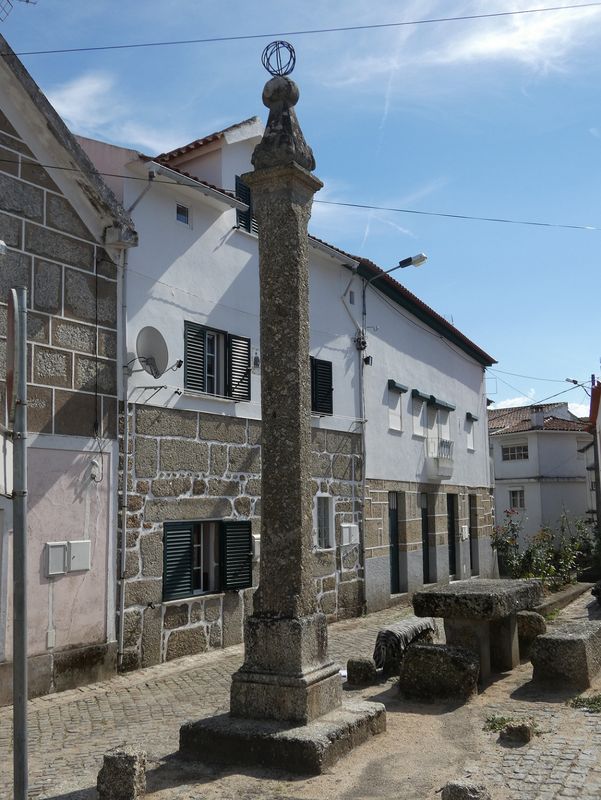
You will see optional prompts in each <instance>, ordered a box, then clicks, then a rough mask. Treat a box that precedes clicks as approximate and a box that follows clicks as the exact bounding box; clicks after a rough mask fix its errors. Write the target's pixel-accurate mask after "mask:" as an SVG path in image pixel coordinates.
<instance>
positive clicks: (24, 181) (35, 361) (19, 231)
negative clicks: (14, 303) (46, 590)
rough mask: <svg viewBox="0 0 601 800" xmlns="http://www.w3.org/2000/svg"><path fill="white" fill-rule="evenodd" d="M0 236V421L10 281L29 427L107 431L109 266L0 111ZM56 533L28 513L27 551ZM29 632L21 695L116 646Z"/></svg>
mask: <svg viewBox="0 0 601 800" xmlns="http://www.w3.org/2000/svg"><path fill="white" fill-rule="evenodd" d="M0 239H1V240H2V241H3V242H4V244H5V245H6V252H5V253H3V254H2V255H0V422H1V423H2V424H4V425H7V423H8V420H7V409H6V399H5V397H6V387H5V381H6V355H7V352H6V347H7V345H6V336H7V312H8V307H7V302H8V296H9V291H10V289H11V288H12V287H15V286H26V287H27V290H28V294H27V299H28V315H27V339H28V346H27V362H28V363H27V383H28V428H29V432H30V433H41V434H60V435H66V436H82V437H92V436H93V434H94V422H95V420H96V418H97V419H98V422H99V431H98V432H99V434H100V436H102V437H104V438H107V437H109V438H115V437H116V421H117V397H116V394H117V392H116V357H117V352H116V351H117V330H116V329H117V268H116V266H115V264H114V262H113V261H112V260H111V259H110V257H109V255H108V254H107V253H106V252H105V251H104V249H103V248H102V246H101V245H99V244H98V243H97V242H95V241H94V238H93V236H92V234H91V233H90V231H89V230H88V229H87V228H86V226H85V225H84V224H83V222H82V221H81V219H80V217H79V216H78V214H77V211H76V210H75V208H74V207H73V206H72V205H71V203H70V202H69V201H68V200H67V199H66V198H65V197H64V196H63V194H62V193H61V190H60V189H59V187H58V186H57V184H56V183H55V182H54V180H53V179H52V177H51V176H50V174H49V173H48V171H47V170H46V169H45V168H44V167H43V166H42V165H41V164H40V163H39V162H38V161H37V159H36V158H35V156H34V154H33V152H32V151H31V150H30V149H29V147H28V146H27V145H26V144H25V142H24V141H23V138H22V136H21V135H20V134H19V132H18V131H17V130H16V129H15V128H14V127H13V126H12V125H11V123H10V122H9V121H8V120H7V118H6V117H5V115H4V114H3V113H2V112H0ZM96 390H98V391H96ZM74 449H75V450H76V449H77V447H76V446H74ZM30 475H31V464H30ZM52 491H53V488H50V489H49V490H48V492H49V493H51V492H52ZM8 502H10V501H6V503H8ZM78 502H81V498H80V497H78V495H77V488H76V487H74V488H73V493H72V496H70V495H68V494H67V493H63V492H62V491H60V492H58V493H57V494H56V506H57V508H60V507H62V506H63V505H64V509H65V513H66V514H67V513H68V510H69V508H70V504H71V503H74V504H75V503H78ZM3 533H6V534H7V531H4V532H3V531H2V530H0V538H1V537H2V534H3ZM57 534H58V538H63V537H62V536H61V535H60V534H61V531H60V530H58V531H57V530H56V528H52V529H50V530H47V529H45V528H44V527H43V526H42V527H40V523H39V522H37V523H36V521H35V519H34V515H30V518H29V538H30V547H32V549H34V548H35V547H36V546H38V547H39V546H40V543H42V544H41V546H42V547H43V543H44V542H45V541H46V539H52V538H57ZM7 535H8V534H7ZM81 535H84V534H83V532H82V534H81ZM6 552H8V550H7V551H6ZM41 561H42V559H40V560H39V561H38V560H32V562H31V563H30V565H29V566H30V569H29V575H30V581H31V585H37V584H38V583H39V582H40V579H41V580H42V581H44V580H45V578H44V577H43V575H44V568H43V565H42V563H39V562H41ZM103 568H104V574H103V575H102V576H101V577H100V578H99V582H100V583H101V584H102V586H106V565H103ZM0 572H1V570H0ZM4 572H5V575H6V574H7V573H6V570H4ZM0 591H2V592H3V593H4V602H6V597H7V594H6V593H7V591H8V588H7V584H6V583H4V585H2V581H1V580H0ZM1 602H2V599H1V598H0V603H1ZM95 613H96V614H97V617H98V618H100V620H101V621H102V623H103V625H100V626H98V625H97V626H96V627H97V628H98V627H100V628H102V627H104V623H105V621H106V610H105V608H104V606H103V607H101V608H98V609H97V610H96V612H95ZM95 622H97V620H95ZM33 634H34V639H35V641H36V645H35V647H36V650H34V654H33V655H30V656H29V658H28V664H29V672H30V676H31V680H30V686H29V692H30V696H35V695H40V694H46V693H48V692H50V691H58V690H62V689H68V688H72V687H74V686H78V685H80V684H82V683H86V682H89V681H93V680H102V679H105V678H107V677H109V676H110V675H111V674H114V672H115V670H116V661H117V648H116V644H115V642H114V641H113V642H111V641H108V638H109V637H105V639H104V641H102V639H101V640H98V635H97V634H94V636H93V640H92V641H75V642H72V643H71V644H70V645H69V646H66V647H63V648H62V649H60V648H58V647H50V648H45V649H44V651H43V652H40V649H41V648H42V645H40V641H41V640H43V639H45V631H35V632H33ZM3 635H5V630H3V629H2V628H1V627H0V636H3ZM30 650H31V645H30ZM11 674H12V664H11V663H10V662H7V661H4V662H2V663H1V664H0V705H2V704H4V703H8V702H10V701H11V692H12V684H11V677H10V676H11Z"/></svg>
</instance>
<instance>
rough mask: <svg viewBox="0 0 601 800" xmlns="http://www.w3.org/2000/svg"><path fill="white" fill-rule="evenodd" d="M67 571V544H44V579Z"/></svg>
mask: <svg viewBox="0 0 601 800" xmlns="http://www.w3.org/2000/svg"><path fill="white" fill-rule="evenodd" d="M66 571H67V542H46V577H47V578H50V577H52V576H53V575H64V574H65V572H66Z"/></svg>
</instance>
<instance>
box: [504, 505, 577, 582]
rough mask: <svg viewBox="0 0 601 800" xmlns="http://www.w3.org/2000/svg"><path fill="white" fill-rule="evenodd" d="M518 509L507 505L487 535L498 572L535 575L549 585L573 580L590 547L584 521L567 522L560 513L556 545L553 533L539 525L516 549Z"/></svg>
mask: <svg viewBox="0 0 601 800" xmlns="http://www.w3.org/2000/svg"><path fill="white" fill-rule="evenodd" d="M518 513H519V512H518V511H517V510H516V509H514V508H509V509H507V510H506V511H505V519H504V521H503V524H502V525H497V526H496V527H495V528H494V529H493V533H492V536H491V545H492V547H493V548H494V549H495V550H496V551H497V554H498V558H499V569H500V571H501V572H502V574H508V575H509V577H511V578H538V579H539V580H541V581H542V582H543V584H544V585H545V586H546V587H547V588H549V589H557V588H559V587H560V586H563V585H564V584H566V583H569V582H571V581H574V580H575V579H576V573H577V570H578V569H579V568H580V567H582V566H583V565H584V564H585V563H586V561H587V559H589V558H590V554H591V551H592V547H593V543H592V538H591V532H590V528H589V526H588V524H587V523H586V522H585V521H584V520H581V519H578V520H575V521H573V522H571V521H570V519H569V517H568V516H567V514H565V513H564V514H562V515H561V518H560V520H559V532H558V544H557V547H556V546H555V541H556V538H557V537H556V534H555V533H554V532H553V530H551V528H549V527H543V528H541V529H540V531H538V532H537V533H536V534H535V535H534V536H533V537H532V538H531V540H530V542H529V543H528V544H527V546H526V547H525V548H523V549H520V546H519V540H520V533H521V531H522V525H521V522H520V521H519V520H518V518H517V517H518Z"/></svg>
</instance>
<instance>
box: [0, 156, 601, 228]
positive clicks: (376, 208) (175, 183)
mask: <svg viewBox="0 0 601 800" xmlns="http://www.w3.org/2000/svg"><path fill="white" fill-rule="evenodd" d="M3 162H7V163H11V164H14V159H12V158H0V163H3ZM36 163H37V165H38V166H40V167H44V169H56V170H62V171H64V172H79V173H81V174H82V175H85V174H86V173H85V171H84V170H82V169H80V168H79V167H63V166H57V165H55V164H42V163H40V162H36ZM96 174H98V175H100V176H101V177H103V178H121V179H123V180H132V181H143V182H144V183H147V182H148V177H147V176H145V175H144V176H140V175H122V174H119V173H116V172H99V171H98V170H97V171H96ZM154 183H163V184H165V185H168V186H180V185H181V184H179V183H178V181H176V180H169V179H160V178H156V177H155V178H154ZM198 185H199V187H202V186H209V185H208V184H205V183H204V182H203V181H202V180H201V179H200V180H199V184H198ZM209 188H214V187H209ZM217 191H220V192H226V190H225V189H217ZM313 202H314V203H321V204H322V205H330V206H340V207H343V208H360V209H369V210H372V211H393V212H396V213H399V214H418V215H422V216H427V217H443V218H446V219H463V220H468V221H475V222H494V223H502V224H509V225H530V226H535V227H537V228H541V227H542V228H561V229H568V230H577V231H596V232H599V231H601V227H595V226H594V225H569V224H566V223H555V222H536V221H532V220H520V219H505V218H502V217H477V216H472V215H469V214H451V213H446V212H439V211H417V210H416V209H410V208H393V207H390V206H374V205H367V204H361V203H343V202H338V201H335V200H314V201H313Z"/></svg>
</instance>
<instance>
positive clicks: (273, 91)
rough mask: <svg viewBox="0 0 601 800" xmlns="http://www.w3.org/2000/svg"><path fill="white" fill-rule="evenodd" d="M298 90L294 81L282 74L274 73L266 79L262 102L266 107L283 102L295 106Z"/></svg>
mask: <svg viewBox="0 0 601 800" xmlns="http://www.w3.org/2000/svg"><path fill="white" fill-rule="evenodd" d="M298 98H299V91H298V86H297V85H296V83H295V82H294V81H293V80H292V79H291V78H287V77H285V76H284V75H276V77H275V78H272V79H271V80H269V81H267V83H266V84H265V88H264V89H263V104H264V105H266V106H267V108H272V107H273V106H276V105H280V104H283V105H285V106H295V105H296V104H297V103H298Z"/></svg>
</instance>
